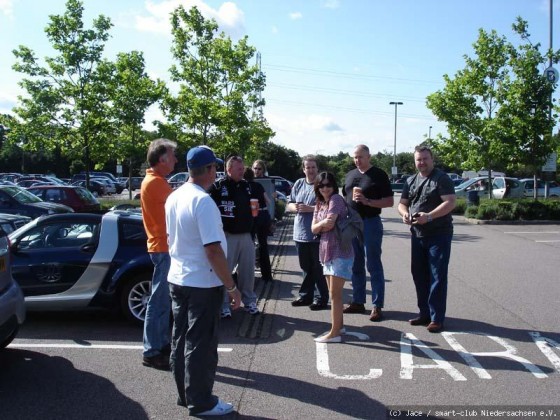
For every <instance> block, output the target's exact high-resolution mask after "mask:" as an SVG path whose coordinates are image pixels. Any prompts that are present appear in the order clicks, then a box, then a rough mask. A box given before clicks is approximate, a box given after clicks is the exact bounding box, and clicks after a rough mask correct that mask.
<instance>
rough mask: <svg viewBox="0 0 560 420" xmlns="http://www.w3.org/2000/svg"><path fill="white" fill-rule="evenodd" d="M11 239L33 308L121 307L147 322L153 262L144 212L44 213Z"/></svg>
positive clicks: (17, 273)
mask: <svg viewBox="0 0 560 420" xmlns="http://www.w3.org/2000/svg"><path fill="white" fill-rule="evenodd" d="M10 241H11V242H12V246H11V254H12V271H13V276H14V279H15V280H16V281H17V282H18V283H19V285H20V286H21V289H22V290H23V294H24V295H25V303H26V307H27V310H28V311H57V310H79V309H85V308H90V307H105V308H119V309H120V310H121V311H122V313H123V314H124V316H125V317H126V318H128V319H129V320H131V321H133V322H136V323H143V321H144V317H145V311H146V302H147V300H148V297H149V295H150V288H151V279H152V272H153V264H152V262H151V260H150V257H149V255H148V252H147V248H146V233H145V231H144V226H143V224H142V216H141V214H138V213H134V212H128V211H111V212H108V213H106V214H104V215H101V214H87V213H68V214H59V215H51V216H45V217H41V218H39V219H36V220H34V221H32V222H31V223H29V224H27V225H26V226H25V227H23V228H21V229H19V230H17V231H16V232H13V233H12V234H11V235H10Z"/></svg>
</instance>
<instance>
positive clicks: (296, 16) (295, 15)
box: [290, 12, 303, 20]
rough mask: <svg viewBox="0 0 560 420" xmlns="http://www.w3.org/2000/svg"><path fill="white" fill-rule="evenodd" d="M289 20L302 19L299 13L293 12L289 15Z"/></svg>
mask: <svg viewBox="0 0 560 420" xmlns="http://www.w3.org/2000/svg"><path fill="white" fill-rule="evenodd" d="M290 19H292V20H299V19H303V15H302V14H301V12H293V13H290Z"/></svg>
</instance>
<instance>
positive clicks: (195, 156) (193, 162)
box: [187, 146, 224, 169]
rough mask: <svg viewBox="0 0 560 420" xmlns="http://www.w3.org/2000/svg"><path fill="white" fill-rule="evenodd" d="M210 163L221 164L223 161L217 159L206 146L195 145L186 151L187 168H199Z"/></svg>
mask: <svg viewBox="0 0 560 420" xmlns="http://www.w3.org/2000/svg"><path fill="white" fill-rule="evenodd" d="M212 163H219V164H220V165H223V164H224V161H223V160H222V159H218V158H217V157H216V155H215V154H214V152H213V151H212V149H210V148H209V147H208V146H196V147H193V148H192V149H191V150H189V151H188V153H187V166H188V168H189V169H194V168H200V167H202V166H206V165H210V164H212Z"/></svg>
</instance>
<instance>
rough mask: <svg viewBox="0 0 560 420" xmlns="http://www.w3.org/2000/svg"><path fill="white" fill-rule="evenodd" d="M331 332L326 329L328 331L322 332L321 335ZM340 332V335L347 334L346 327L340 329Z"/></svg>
mask: <svg viewBox="0 0 560 420" xmlns="http://www.w3.org/2000/svg"><path fill="white" fill-rule="evenodd" d="M329 332H330V331H326V332H324V333H323V334H321V335H320V336H319V337H323V336H324V335H327V334H328V333H329ZM339 334H340V335H344V334H346V328H344V327H342V328H341V329H340V331H339Z"/></svg>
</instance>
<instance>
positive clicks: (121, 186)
mask: <svg viewBox="0 0 560 420" xmlns="http://www.w3.org/2000/svg"><path fill="white" fill-rule="evenodd" d="M89 178H90V179H92V178H106V179H108V180H109V182H110V183H111V185H112V186H113V187H114V188H115V191H116V193H117V194H120V193H122V191H123V190H124V189H125V187H126V184H125V183H124V182H120V181H119V180H118V179H117V178H116V177H115V175H113V174H112V173H110V172H100V171H90V173H89ZM85 179H86V173H85V172H80V173H79V174H74V175H73V176H72V183H74V182H76V181H83V180H85Z"/></svg>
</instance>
